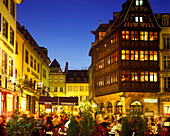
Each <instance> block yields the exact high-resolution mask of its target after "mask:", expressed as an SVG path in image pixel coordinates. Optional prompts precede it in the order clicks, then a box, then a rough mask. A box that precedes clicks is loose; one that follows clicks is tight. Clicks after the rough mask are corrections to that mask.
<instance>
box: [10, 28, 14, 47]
mask: <svg viewBox="0 0 170 136" xmlns="http://www.w3.org/2000/svg"><path fill="white" fill-rule="evenodd" d="M10 43H11V44H12V45H14V30H13V29H12V27H10Z"/></svg>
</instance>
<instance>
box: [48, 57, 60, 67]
mask: <svg viewBox="0 0 170 136" xmlns="http://www.w3.org/2000/svg"><path fill="white" fill-rule="evenodd" d="M50 67H59V68H60V64H59V63H58V62H57V60H56V59H54V60H53V62H52V63H51V65H50Z"/></svg>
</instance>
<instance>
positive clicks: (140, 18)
mask: <svg viewBox="0 0 170 136" xmlns="http://www.w3.org/2000/svg"><path fill="white" fill-rule="evenodd" d="M135 22H143V17H135Z"/></svg>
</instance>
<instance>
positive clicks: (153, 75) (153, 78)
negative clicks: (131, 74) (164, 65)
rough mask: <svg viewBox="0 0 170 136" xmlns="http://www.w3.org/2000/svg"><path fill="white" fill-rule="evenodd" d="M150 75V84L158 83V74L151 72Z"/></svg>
mask: <svg viewBox="0 0 170 136" xmlns="http://www.w3.org/2000/svg"><path fill="white" fill-rule="evenodd" d="M149 75H150V82H157V81H158V74H157V72H149Z"/></svg>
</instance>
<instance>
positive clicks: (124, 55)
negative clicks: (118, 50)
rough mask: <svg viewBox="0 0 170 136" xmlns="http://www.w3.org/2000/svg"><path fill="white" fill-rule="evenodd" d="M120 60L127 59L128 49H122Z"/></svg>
mask: <svg viewBox="0 0 170 136" xmlns="http://www.w3.org/2000/svg"><path fill="white" fill-rule="evenodd" d="M122 60H129V50H122Z"/></svg>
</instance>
